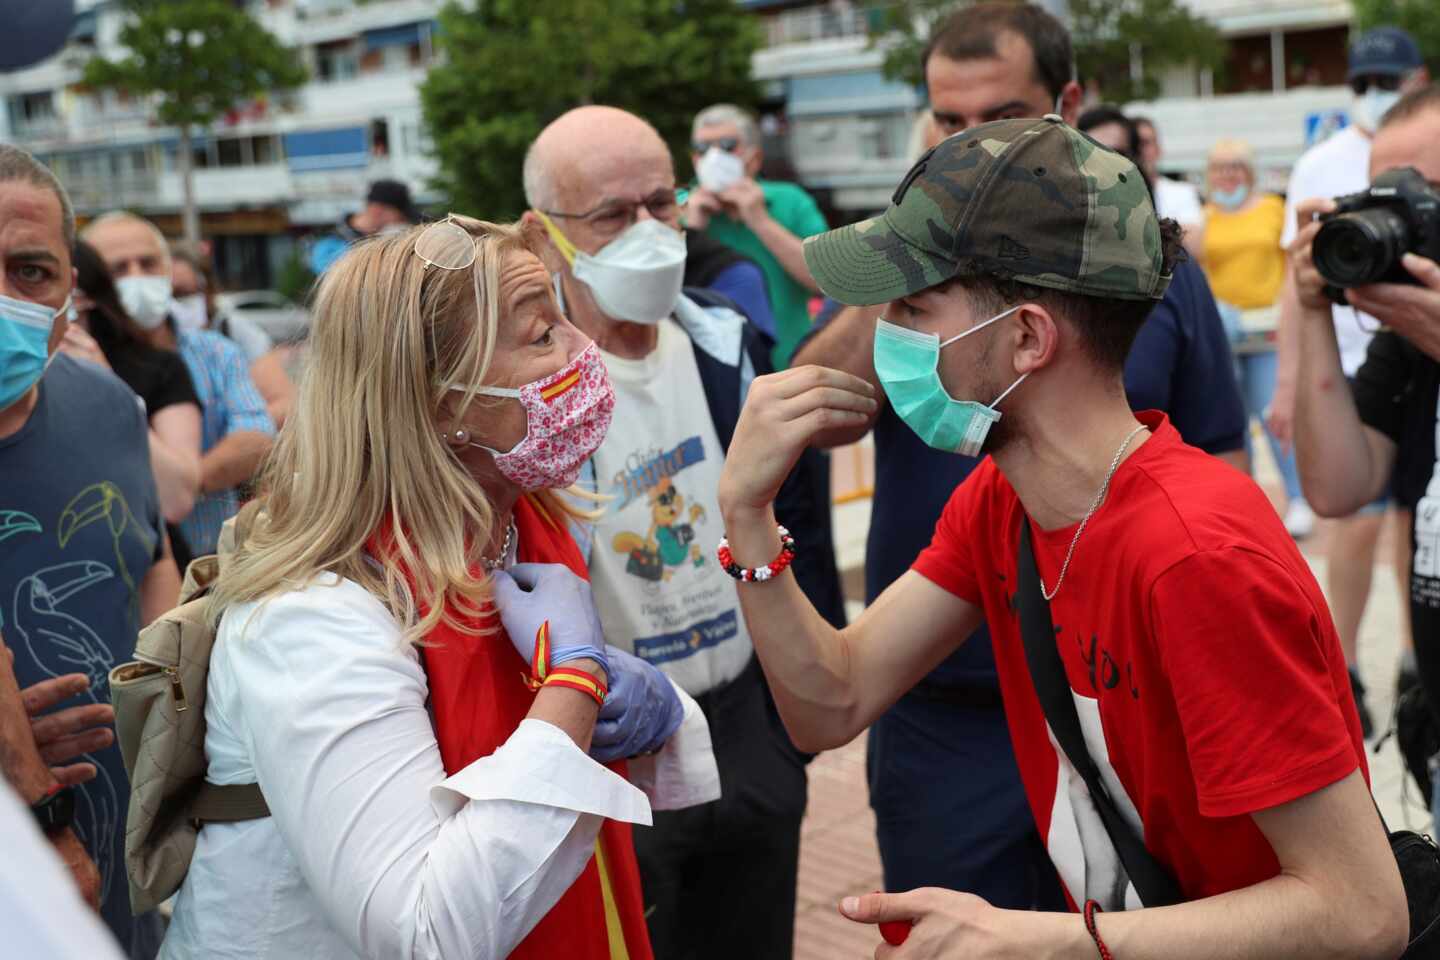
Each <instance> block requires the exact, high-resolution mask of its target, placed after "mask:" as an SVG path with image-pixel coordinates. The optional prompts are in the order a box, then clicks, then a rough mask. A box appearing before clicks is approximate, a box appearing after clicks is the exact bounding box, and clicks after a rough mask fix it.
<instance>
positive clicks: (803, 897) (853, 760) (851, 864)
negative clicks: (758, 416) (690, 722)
mask: <svg viewBox="0 0 1440 960" xmlns="http://www.w3.org/2000/svg"><path fill="white" fill-rule="evenodd" d="M865 455H866V454H865V453H861V454H860V455H859V456H856V455H855V454H853V453H851V452H848V451H837V456H836V458H835V474H836V476H835V482H836V486H837V488H838V490H839V491H840V492H841V493H844V492H846V491H853V490H854V489H856V488H857V487H863V486H864V483H865V482H866V477H867V476H868V467H867V465H866V464H865V463H864V458H865ZM1257 473H1258V476H1259V480H1260V483H1261V486H1262V487H1264V488H1265V489H1266V492H1267V493H1270V494H1271V497H1272V499H1276V500H1277V501H1278V500H1279V499H1280V495H1279V493H1278V489H1277V486H1278V485H1277V482H1276V476H1275V473H1274V470H1273V468H1272V467H1271V465H1270V464H1269V463H1268V462H1264V461H1262V462H1261V463H1260V464H1259V465H1258V466H1257ZM835 524H836V547H837V551H838V554H839V560H840V567H841V570H842V571H843V572H844V574H845V580H846V592H847V596H849V597H850V598H851V601H852V602H851V603H850V612H851V615H852V616H854V615H856V614H858V613H859V611H860V609H861V606H860V602H859V601H860V599H861V588H860V581H859V576H858V574H859V573H860V572H861V571H863V567H864V553H865V550H864V547H865V534H866V531H867V530H868V528H869V524H870V502H869V500H868V499H864V498H863V497H861V498H857V499H851V500H849V501H848V502H845V503H843V504H841V505H839V506H837V507H836V508H835ZM1387 526H1388V525H1387ZM1327 534H1328V527H1327V525H1326V524H1325V523H1324V522H1322V523H1321V524H1320V525H1319V526H1318V527H1317V529H1316V531H1315V534H1314V535H1312V536H1311V537H1309V538H1308V539H1307V540H1305V541H1304V542H1303V543H1302V544H1301V548H1302V551H1303V552H1304V554H1305V557H1306V559H1307V560H1309V561H1310V565H1311V567H1312V568H1313V569H1314V570H1315V575H1316V577H1317V578H1318V579H1319V581H1320V583H1321V584H1322V585H1323V584H1324V583H1325V556H1324V550H1325V542H1326V539H1327ZM1388 536H1389V532H1388V530H1387V537H1388ZM1390 553H1391V551H1390V550H1389V549H1388V547H1387V546H1386V544H1384V543H1382V544H1381V547H1380V550H1379V551H1378V555H1379V558H1380V562H1379V563H1377V565H1376V569H1375V582H1374V585H1373V586H1372V588H1371V594H1370V603H1369V607H1368V608H1367V610H1366V614H1365V620H1364V622H1363V624H1362V625H1361V629H1360V661H1361V664H1360V665H1361V673H1362V675H1363V677H1364V679H1365V681H1366V683H1367V685H1368V686H1369V689H1370V709H1371V711H1372V713H1373V715H1374V717H1375V720H1376V726H1377V728H1379V729H1381V730H1383V729H1384V727H1385V726H1386V725H1387V722H1388V720H1387V718H1388V717H1389V715H1390V709H1391V702H1392V700H1393V695H1394V678H1395V663H1396V660H1397V657H1398V656H1399V649H1400V640H1399V637H1400V595H1399V592H1398V589H1397V587H1396V584H1395V578H1394V574H1393V572H1392V569H1391V566H1390V564H1389V562H1388V558H1389V555H1390ZM1371 746H1372V755H1371V758H1370V770H1371V778H1372V784H1373V787H1374V792H1375V796H1376V800H1377V801H1378V802H1379V804H1380V807H1381V809H1382V810H1383V811H1384V813H1385V816H1386V818H1387V819H1388V820H1389V821H1390V823H1391V824H1392V825H1397V826H1398V825H1405V826H1408V827H1409V828H1411V829H1428V828H1429V814H1428V812H1427V811H1426V809H1425V807H1424V805H1423V804H1422V803H1420V802H1419V800H1418V797H1417V795H1416V793H1415V791H1414V789H1413V786H1411V787H1410V788H1409V792H1408V794H1406V797H1408V800H1405V799H1402V767H1401V763H1400V758H1399V753H1398V752H1397V750H1396V748H1395V745H1394V743H1393V741H1392V742H1391V743H1389V744H1387V745H1386V746H1385V748H1384V749H1383V750H1382V751H1381V752H1380V753H1379V754H1378V755H1376V754H1374V752H1373V742H1372V745H1371ZM809 775H810V805H809V809H808V810H807V812H806V816H805V825H804V828H803V831H802V834H801V847H800V883H799V899H798V907H797V916H796V923H795V928H796V929H795V957H796V958H797V960H840V958H852V957H869V956H870V955H871V953H872V951H873V950H874V948H875V945H876V944H877V943H879V937H878V935H877V934H876V933H875V932H874V929H873V928H871V927H867V926H860V925H858V924H854V923H851V922H850V921H848V920H846V919H844V918H843V917H841V916H840V915H839V913H837V912H836V908H835V905H836V903H837V902H838V901H839V899H840V898H841V897H842V896H844V895H846V894H850V893H856V892H861V893H863V892H865V891H868V890H878V889H879V888H880V885H881V883H880V857H879V853H878V851H877V850H876V847H875V820H874V816H873V815H872V814H871V812H870V806H869V798H868V796H867V793H866V787H865V739H864V737H863V736H862V737H860V738H859V739H857V740H856V741H855V742H853V743H851V744H849V745H847V746H845V747H842V748H840V749H838V750H832V751H829V752H827V753H824V754H822V755H821V756H819V757H817V758H816V759H815V761H814V762H813V763H811V765H810V768H809Z"/></svg>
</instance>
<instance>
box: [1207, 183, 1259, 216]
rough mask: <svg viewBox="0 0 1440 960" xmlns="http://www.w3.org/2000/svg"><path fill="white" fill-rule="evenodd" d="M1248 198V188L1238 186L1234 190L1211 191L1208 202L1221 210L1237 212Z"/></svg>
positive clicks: (1241, 185)
mask: <svg viewBox="0 0 1440 960" xmlns="http://www.w3.org/2000/svg"><path fill="white" fill-rule="evenodd" d="M1249 196H1250V188H1249V187H1248V186H1247V185H1245V184H1243V183H1242V184H1240V186H1238V187H1236V188H1235V189H1234V190H1211V191H1210V202H1211V203H1213V204H1215V206H1217V207H1219V208H1220V209H1221V210H1239V209H1240V208H1241V207H1243V206H1244V205H1245V201H1246V200H1247V199H1248V198H1249Z"/></svg>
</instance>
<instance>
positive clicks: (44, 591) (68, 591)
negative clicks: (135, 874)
mask: <svg viewBox="0 0 1440 960" xmlns="http://www.w3.org/2000/svg"><path fill="white" fill-rule="evenodd" d="M114 577H115V573H114V571H113V570H111V569H110V568H109V567H107V566H106V565H105V564H103V563H99V562H97V561H94V560H75V561H72V562H70V563H60V564H56V565H54V566H51V567H45V568H44V569H41V570H37V571H35V572H34V573H32V574H31V575H30V576H28V577H23V578H22V579H21V580H20V582H19V583H17V584H16V585H15V596H14V600H13V603H12V607H11V621H10V624H9V626H10V628H11V629H12V632H13V636H8V637H7V640H8V641H9V642H11V643H14V642H17V641H18V642H19V643H23V644H25V646H26V648H27V649H28V650H29V651H30V655H31V656H32V657H34V659H35V662H36V663H37V664H39V665H40V669H42V670H44V671H45V672H46V673H48V674H49V675H50V676H52V677H62V676H64V675H66V674H68V673H83V674H85V676H87V677H88V678H89V679H90V688H89V689H88V690H86V691H85V693H84V694H83V695H84V696H86V697H88V698H89V699H90V700H91V702H93V703H109V702H110V668H111V667H112V666H114V658H113V657H112V656H111V654H110V651H109V650H108V649H106V647H105V644H104V643H102V642H101V641H100V638H99V637H98V636H96V635H95V631H94V630H92V629H91V628H90V627H89V626H88V625H87V624H85V623H84V622H83V621H81V620H80V619H78V618H77V617H74V616H71V615H70V614H69V613H67V612H66V611H65V609H64V604H65V601H66V600H68V599H69V598H71V597H72V596H75V595H76V594H78V593H81V592H82V591H85V590H87V589H89V588H91V587H93V586H96V585H98V584H101V583H104V582H105V581H107V580H112V579H114ZM3 625H5V618H4V617H3V616H0V626H3ZM87 759H89V760H90V761H91V762H92V763H94V764H95V770H96V774H95V779H93V780H91V781H90V782H89V783H87V784H86V785H85V789H83V790H78V791H76V806H75V823H74V826H75V832H76V833H77V834H78V835H79V837H80V840H81V841H82V842H83V843H84V844H85V846H86V849H88V850H89V851H90V853H91V856H92V857H93V858H94V860H95V866H96V868H97V869H98V870H99V871H100V899H101V900H102V901H103V900H104V899H105V896H106V894H107V892H108V890H109V887H110V883H111V882H112V880H113V877H114V874H115V869H114V868H115V863H114V857H113V854H112V851H113V850H114V842H113V840H114V836H115V831H117V830H119V829H120V827H121V823H120V798H119V796H118V795H117V794H116V791H115V784H114V783H113V782H112V781H111V779H110V774H109V773H108V771H107V770H106V768H105V766H104V765H103V764H101V763H98V762H96V761H95V758H94V757H91V756H89V755H87Z"/></svg>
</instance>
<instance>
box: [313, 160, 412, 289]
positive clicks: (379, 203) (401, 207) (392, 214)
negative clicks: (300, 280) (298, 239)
mask: <svg viewBox="0 0 1440 960" xmlns="http://www.w3.org/2000/svg"><path fill="white" fill-rule="evenodd" d="M419 222H420V211H419V210H417V209H416V208H415V203H414V201H412V200H411V199H410V188H409V187H408V186H406V185H405V184H404V183H402V182H401V181H399V180H376V181H375V182H374V183H372V184H370V192H369V193H367V194H366V195H365V206H364V208H363V209H361V210H360V211H358V212H356V213H350V214H346V215H345V216H343V217H341V218H340V222H339V223H338V224H336V226H335V232H334V233H331V234H329V235H327V236H324V237H321V238H320V239H319V240H317V241H315V243H314V245H313V246H312V247H311V248H310V270H311V271H312V272H313V273H314V274H315V275H316V276H317V277H318V276H320V274H322V273H324V272H325V271H326V270H327V269H329V267H330V264H332V263H334V262H335V261H336V260H339V259H340V256H341V254H343V253H344V252H345V250H346V249H347V248H348V247H349V246H350V244H352V243H354V242H355V241H356V240H359V239H361V238H362V237H368V236H372V235H373V234H377V233H386V232H389V231H392V230H403V229H404V228H405V227H408V226H410V225H411V224H415V223H419Z"/></svg>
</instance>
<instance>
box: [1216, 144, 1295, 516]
mask: <svg viewBox="0 0 1440 960" xmlns="http://www.w3.org/2000/svg"><path fill="white" fill-rule="evenodd" d="M1205 177H1206V185H1207V188H1208V189H1207V195H1208V202H1207V203H1206V205H1205V225H1204V228H1203V229H1202V230H1201V231H1200V232H1199V235H1198V236H1197V237H1193V238H1188V243H1189V245H1190V246H1191V248H1192V251H1193V252H1194V253H1196V254H1197V256H1198V258H1199V260H1200V265H1201V266H1202V267H1204V268H1205V273H1206V274H1207V275H1208V276H1209V278H1210V288H1211V289H1212V290H1213V291H1214V293H1215V300H1216V306H1218V307H1219V308H1220V316H1221V317H1222V318H1223V319H1224V321H1225V327H1226V330H1227V331H1228V332H1229V334H1230V338H1231V343H1232V344H1233V345H1235V346H1236V347H1237V348H1238V349H1237V351H1236V356H1235V360H1236V374H1237V376H1238V378H1239V381H1240V392H1241V394H1242V395H1243V396H1244V398H1245V408H1246V412H1247V413H1248V414H1249V415H1250V416H1252V417H1258V418H1259V419H1260V424H1261V426H1262V427H1263V428H1265V435H1266V437H1267V438H1268V439H1269V441H1270V452H1271V454H1273V455H1274V457H1275V461H1276V464H1277V466H1278V467H1279V468H1280V476H1281V478H1282V479H1283V480H1284V483H1285V497H1286V500H1287V506H1286V509H1285V527H1286V529H1288V530H1289V531H1290V533H1291V535H1292V536H1295V537H1303V536H1305V535H1307V534H1309V533H1310V531H1311V530H1312V529H1313V527H1314V525H1315V515H1314V513H1312V512H1311V510H1310V506H1309V505H1308V504H1307V503H1306V502H1305V495H1304V493H1303V492H1302V491H1301V489H1300V474H1299V472H1298V471H1297V470H1296V468H1295V454H1294V452H1293V451H1291V450H1289V449H1287V448H1286V447H1285V446H1284V445H1282V444H1281V443H1280V442H1279V441H1278V440H1276V439H1275V437H1274V436H1273V435H1272V434H1271V433H1270V430H1269V427H1268V425H1267V424H1266V422H1265V415H1266V412H1267V410H1268V408H1269V406H1270V400H1271V398H1272V397H1273V396H1274V393H1275V376H1276V371H1277V369H1278V363H1277V360H1276V356H1275V345H1274V341H1273V340H1260V339H1259V338H1256V337H1247V336H1246V335H1245V329H1244V328H1245V327H1246V326H1250V327H1251V328H1252V329H1259V330H1263V329H1266V328H1272V329H1273V325H1274V324H1273V320H1270V321H1266V319H1265V318H1264V317H1263V315H1262V316H1259V317H1257V314H1258V313H1259V312H1260V311H1267V310H1270V309H1271V308H1273V307H1274V306H1275V302H1276V299H1277V298H1278V297H1279V295H1280V284H1281V282H1282V281H1283V280H1284V277H1285V251H1284V249H1283V248H1282V247H1281V246H1280V234H1281V232H1282V230H1283V229H1284V227H1285V201H1284V200H1283V199H1281V198H1280V197H1279V196H1277V195H1275V194H1273V193H1264V192H1261V191H1259V190H1257V189H1256V187H1255V157H1254V153H1253V152H1252V151H1251V149H1250V145H1249V144H1247V143H1245V142H1243V141H1240V140H1221V141H1219V142H1217V143H1216V144H1215V146H1213V147H1212V148H1211V149H1210V158H1209V162H1208V164H1207V167H1206V171H1205ZM1251 311H1254V313H1252V312H1251ZM1245 314H1249V316H1251V317H1256V318H1257V319H1258V320H1259V323H1258V324H1253V323H1252V324H1243V325H1242V323H1241V318H1242V316H1243V315H1245ZM1242 345H1243V346H1242ZM1245 442H1246V448H1247V450H1248V449H1249V443H1250V437H1249V435H1248V433H1247V435H1246V437H1245Z"/></svg>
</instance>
